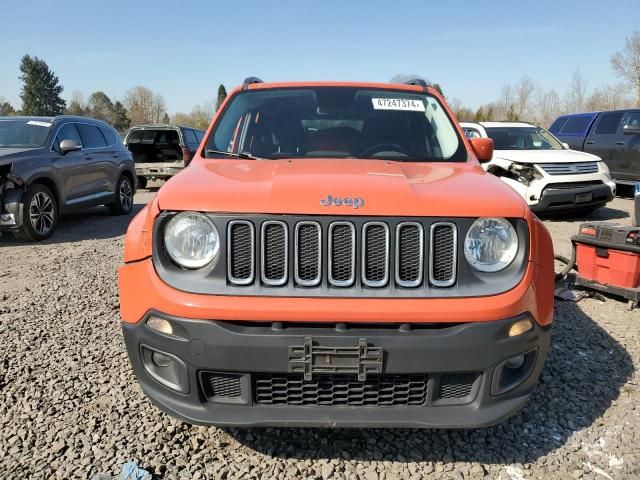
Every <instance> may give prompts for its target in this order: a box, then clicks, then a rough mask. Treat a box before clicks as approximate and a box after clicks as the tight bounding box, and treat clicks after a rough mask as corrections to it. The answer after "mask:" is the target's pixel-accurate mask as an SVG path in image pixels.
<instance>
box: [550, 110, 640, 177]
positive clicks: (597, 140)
mask: <svg viewBox="0 0 640 480" xmlns="http://www.w3.org/2000/svg"><path fill="white" fill-rule="evenodd" d="M549 131H550V132H551V133H553V134H554V135H555V136H556V137H557V138H558V139H559V140H560V141H562V142H565V143H567V144H569V146H570V147H571V148H572V149H574V150H580V151H583V152H588V153H592V154H594V155H597V156H598V157H600V158H601V159H602V160H603V161H604V162H605V163H606V164H607V165H608V166H609V170H611V175H612V177H613V179H614V180H615V182H616V183H620V184H627V185H633V184H634V183H635V182H638V181H640V109H629V110H616V111H610V112H590V113H577V114H571V115H562V116H560V117H558V118H557V119H556V120H555V121H554V122H553V123H552V124H551V126H550V127H549Z"/></svg>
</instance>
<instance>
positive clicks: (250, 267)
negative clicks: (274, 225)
mask: <svg viewBox="0 0 640 480" xmlns="http://www.w3.org/2000/svg"><path fill="white" fill-rule="evenodd" d="M227 245H228V248H227V251H228V256H229V262H228V267H229V268H228V275H229V281H231V283H235V284H236V285H248V284H250V283H251V282H253V277H254V272H255V270H254V268H255V248H254V247H255V234H254V229H253V224H252V223H251V222H248V221H246V220H234V221H232V222H229V235H228V239H227Z"/></svg>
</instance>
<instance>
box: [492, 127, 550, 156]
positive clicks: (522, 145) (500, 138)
mask: <svg viewBox="0 0 640 480" xmlns="http://www.w3.org/2000/svg"><path fill="white" fill-rule="evenodd" d="M485 130H486V131H487V135H488V136H489V138H492V139H493V148H494V149H495V150H562V144H561V143H560V142H559V141H558V139H557V138H556V137H554V136H553V135H551V134H550V133H549V132H547V131H546V130H545V129H544V128H540V127H488V128H485Z"/></svg>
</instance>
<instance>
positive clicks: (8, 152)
mask: <svg viewBox="0 0 640 480" xmlns="http://www.w3.org/2000/svg"><path fill="white" fill-rule="evenodd" d="M40 150H42V149H41V148H0V165H7V164H9V163H13V162H15V161H16V160H20V159H21V158H25V157H28V156H29V155H31V154H32V153H33V152H35V151H40Z"/></svg>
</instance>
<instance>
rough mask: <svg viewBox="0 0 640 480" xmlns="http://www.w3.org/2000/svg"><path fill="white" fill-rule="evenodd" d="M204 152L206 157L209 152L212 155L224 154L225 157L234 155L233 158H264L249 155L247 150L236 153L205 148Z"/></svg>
mask: <svg viewBox="0 0 640 480" xmlns="http://www.w3.org/2000/svg"><path fill="white" fill-rule="evenodd" d="M204 154H205V155H207V158H209V157H208V155H209V154H214V155H224V156H226V157H234V158H244V159H246V160H264V158H260V157H256V156H255V155H251V154H250V153H249V152H238V153H234V152H225V151H222V150H209V149H207V150H205V151H204Z"/></svg>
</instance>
